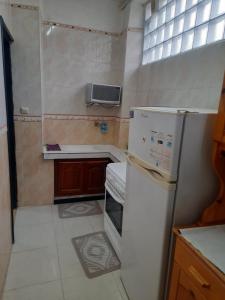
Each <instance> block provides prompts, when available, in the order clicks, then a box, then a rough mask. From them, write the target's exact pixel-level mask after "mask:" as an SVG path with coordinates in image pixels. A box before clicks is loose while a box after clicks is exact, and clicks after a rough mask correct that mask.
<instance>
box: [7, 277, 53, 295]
mask: <svg viewBox="0 0 225 300" xmlns="http://www.w3.org/2000/svg"><path fill="white" fill-rule="evenodd" d="M56 281H59V279H56V280H48V281H45V282H41V283H35V284H29V285H24V286H21V287H18V288H13V289H8V290H5V289H4V291H3V294H5V293H8V292H12V291H17V290H22V289H27V288H30V287H32V286H39V285H45V284H48V283H51V282H56Z"/></svg>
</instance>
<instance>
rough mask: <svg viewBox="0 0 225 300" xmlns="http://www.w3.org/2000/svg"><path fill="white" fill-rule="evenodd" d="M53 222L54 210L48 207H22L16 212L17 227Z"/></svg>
mask: <svg viewBox="0 0 225 300" xmlns="http://www.w3.org/2000/svg"><path fill="white" fill-rule="evenodd" d="M51 222H52V208H51V205H48V206H37V207H20V208H18V209H17V212H16V219H15V227H17V226H21V225H28V226H29V225H37V224H45V223H46V224H47V223H51Z"/></svg>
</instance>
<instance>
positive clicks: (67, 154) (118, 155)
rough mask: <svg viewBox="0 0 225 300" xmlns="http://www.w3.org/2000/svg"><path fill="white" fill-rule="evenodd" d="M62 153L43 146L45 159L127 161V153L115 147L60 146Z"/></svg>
mask: <svg viewBox="0 0 225 300" xmlns="http://www.w3.org/2000/svg"><path fill="white" fill-rule="evenodd" d="M60 148H61V151H47V149H46V146H43V155H44V159H47V160H51V159H52V160H53V159H76V158H102V157H107V158H110V159H111V160H112V161H114V162H119V161H125V160H126V151H125V150H121V149H119V148H117V147H115V146H113V145H60Z"/></svg>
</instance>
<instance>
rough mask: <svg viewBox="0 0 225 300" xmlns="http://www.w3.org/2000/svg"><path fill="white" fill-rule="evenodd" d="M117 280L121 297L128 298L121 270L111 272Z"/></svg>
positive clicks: (126, 299) (125, 299)
mask: <svg viewBox="0 0 225 300" xmlns="http://www.w3.org/2000/svg"><path fill="white" fill-rule="evenodd" d="M111 274H112V276H113V278H114V280H115V282H116V285H117V288H118V291H119V292H120V294H121V297H122V299H123V300H128V297H127V294H126V291H125V289H124V287H123V284H122V281H121V279H120V270H118V271H114V272H112V273H111Z"/></svg>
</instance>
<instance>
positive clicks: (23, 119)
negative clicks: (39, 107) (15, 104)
mask: <svg viewBox="0 0 225 300" xmlns="http://www.w3.org/2000/svg"><path fill="white" fill-rule="evenodd" d="M14 121H21V122H41V121H42V117H41V116H21V115H14Z"/></svg>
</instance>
